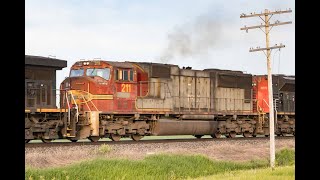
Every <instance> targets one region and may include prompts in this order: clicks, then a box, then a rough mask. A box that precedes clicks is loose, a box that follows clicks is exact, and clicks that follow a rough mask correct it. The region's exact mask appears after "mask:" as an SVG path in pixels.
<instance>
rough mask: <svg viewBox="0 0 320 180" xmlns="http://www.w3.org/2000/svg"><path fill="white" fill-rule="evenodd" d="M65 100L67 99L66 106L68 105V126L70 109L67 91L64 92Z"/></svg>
mask: <svg viewBox="0 0 320 180" xmlns="http://www.w3.org/2000/svg"><path fill="white" fill-rule="evenodd" d="M65 98H66V99H67V104H68V124H70V116H71V114H70V110H71V108H70V104H69V98H68V92H67V91H66V97H65Z"/></svg>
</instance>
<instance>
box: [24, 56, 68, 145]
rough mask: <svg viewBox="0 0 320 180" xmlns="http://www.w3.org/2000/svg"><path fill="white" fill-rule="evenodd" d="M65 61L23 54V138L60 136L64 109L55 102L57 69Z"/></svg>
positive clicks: (64, 116) (64, 114) (45, 140)
mask: <svg viewBox="0 0 320 180" xmlns="http://www.w3.org/2000/svg"><path fill="white" fill-rule="evenodd" d="M64 67H67V61H65V60H60V59H55V58H47V57H41V56H31V55H25V142H26V143H27V142H29V141H30V140H33V139H41V140H42V141H43V142H50V141H51V140H52V139H59V138H63V137H62V136H61V133H60V132H61V129H62V128H63V126H64V123H63V119H65V118H67V115H68V114H67V113H66V112H67V109H60V108H57V106H56V71H57V70H61V69H62V68H64Z"/></svg>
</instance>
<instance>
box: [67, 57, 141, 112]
mask: <svg viewBox="0 0 320 180" xmlns="http://www.w3.org/2000/svg"><path fill="white" fill-rule="evenodd" d="M61 89H65V90H66V91H69V92H71V93H73V94H77V95H76V96H77V98H76V99H75V100H74V101H73V100H72V98H71V99H70V101H71V102H75V103H73V104H77V105H79V111H92V110H94V111H102V112H111V111H115V110H116V111H124V110H126V111H127V110H132V109H133V108H135V104H134V100H135V98H136V90H137V78H136V68H135V67H134V66H133V65H132V64H131V63H126V62H121V63H119V62H108V61H78V62H76V63H75V64H74V65H73V66H72V67H71V70H70V74H69V77H68V78H66V79H65V80H64V81H63V82H62V83H61ZM61 102H62V103H65V101H63V100H62V101H61ZM62 106H66V104H63V105H62ZM97 107H99V109H98V108H97Z"/></svg>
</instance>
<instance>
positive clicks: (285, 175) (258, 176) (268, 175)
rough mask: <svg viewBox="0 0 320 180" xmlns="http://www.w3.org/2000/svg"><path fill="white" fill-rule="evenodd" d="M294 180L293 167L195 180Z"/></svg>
mask: <svg viewBox="0 0 320 180" xmlns="http://www.w3.org/2000/svg"><path fill="white" fill-rule="evenodd" d="M211 179H212V180H214V179H225V180H294V179H295V166H285V167H277V168H276V169H275V170H274V171H272V170H271V168H263V169H252V170H241V171H231V172H227V173H223V174H216V175H212V176H205V177H200V178H196V179H195V180H211Z"/></svg>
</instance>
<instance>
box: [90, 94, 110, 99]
mask: <svg viewBox="0 0 320 180" xmlns="http://www.w3.org/2000/svg"><path fill="white" fill-rule="evenodd" d="M89 97H90V99H113V95H112V94H95V95H93V94H90V95H89Z"/></svg>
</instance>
